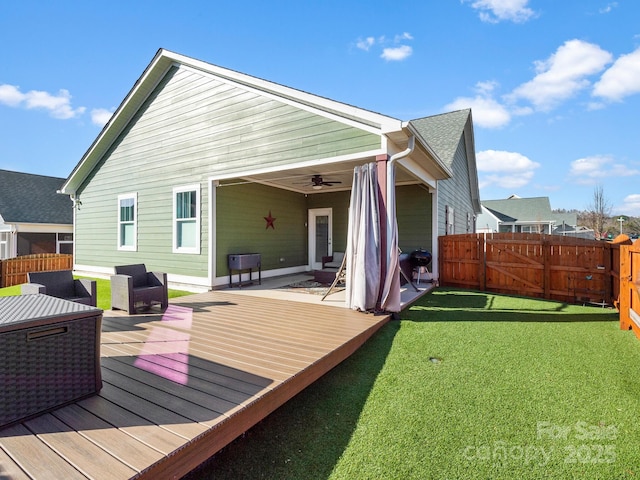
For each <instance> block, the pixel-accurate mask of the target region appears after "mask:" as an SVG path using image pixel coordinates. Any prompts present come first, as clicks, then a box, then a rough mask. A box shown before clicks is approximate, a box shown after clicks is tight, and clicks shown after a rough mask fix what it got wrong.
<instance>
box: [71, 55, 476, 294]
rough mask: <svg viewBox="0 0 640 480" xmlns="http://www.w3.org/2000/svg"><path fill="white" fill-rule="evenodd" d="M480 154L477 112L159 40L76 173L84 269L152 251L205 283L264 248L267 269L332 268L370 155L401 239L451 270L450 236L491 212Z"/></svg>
mask: <svg viewBox="0 0 640 480" xmlns="http://www.w3.org/2000/svg"><path fill="white" fill-rule="evenodd" d="M475 161H476V160H475V147H474V143H473V126H472V120H471V112H470V110H463V111H459V112H452V113H449V114H443V115H436V116H434V117H427V118H423V119H418V120H412V121H401V120H398V119H394V118H391V117H387V116H384V115H381V114H378V113H374V112H371V111H367V110H363V109H360V108H357V107H354V106H351V105H347V104H344V103H340V102H336V101H333V100H330V99H327V98H323V97H318V96H316V95H312V94H309V93H306V92H303V91H299V90H295V89H292V88H289V87H285V86H283V85H279V84H275V83H272V82H269V81H266V80H262V79H259V78H255V77H251V76H249V75H245V74H242V73H239V72H235V71H231V70H227V69H224V68H221V67H218V66H215V65H212V64H209V63H205V62H202V61H199V60H195V59H192V58H189V57H185V56H183V55H180V54H176V53H173V52H169V51H166V50H159V51H158V53H157V54H156V56H155V57H154V58H153V60H152V61H151V63H150V64H149V66H148V67H147V69H146V70H145V72H144V73H143V74H142V76H141V77H140V79H139V80H138V81H137V83H136V84H135V85H134V87H133V89H132V90H131V91H130V92H129V94H128V95H127V97H126V98H125V99H124V100H123V102H122V104H121V105H120V106H119V107H118V109H117V110H116V112H115V113H114V115H113V117H112V118H111V120H110V121H109V123H108V124H107V125H106V126H105V127H104V129H103V130H102V132H101V133H100V135H99V136H98V137H97V138H96V140H95V141H94V143H93V144H92V145H91V147H90V148H89V150H88V151H87V152H86V153H85V155H84V156H83V157H82V159H81V160H80V162H79V163H78V165H77V166H76V167H75V169H74V170H73V172H72V173H71V174H70V176H69V178H68V179H67V181H66V182H65V184H64V185H63V187H62V191H63V192H64V193H67V194H69V195H70V196H71V197H72V198H73V199H74V200H75V201H78V202H81V205H82V206H81V208H78V209H75V218H74V224H75V240H76V242H75V269H76V270H79V271H86V272H93V273H103V274H108V273H112V272H113V266H114V265H120V264H128V263H145V264H147V266H148V267H149V268H151V269H160V270H163V271H166V272H168V274H169V281H170V282H172V283H173V284H183V285H185V286H186V285H189V286H197V287H201V288H207V289H210V288H215V287H216V286H222V285H226V284H228V283H229V270H228V263H227V262H228V260H227V256H228V255H229V254H238V253H250V252H255V253H260V254H261V258H262V276H263V277H268V276H277V275H283V274H288V273H296V272H302V271H307V270H312V269H319V268H321V261H322V256H323V255H326V254H327V253H331V252H332V251H344V250H345V247H346V241H347V231H348V228H349V225H348V224H349V216H348V211H349V204H350V195H351V192H350V190H351V185H352V181H353V172H354V167H357V166H361V165H365V164H370V163H372V162H376V165H377V171H378V172H379V173H378V185H379V187H380V188H379V196H380V198H381V201H382V202H383V204H385V203H386V202H389V199H390V198H391V196H393V195H395V203H396V211H397V223H398V239H399V240H398V246H399V248H400V249H401V250H402V251H405V252H410V251H412V250H415V249H417V248H421V247H422V248H426V249H429V250H431V251H432V253H433V254H434V261H433V267H434V268H437V241H436V239H437V236H438V235H442V234H445V233H447V231H448V232H449V233H460V232H465V231H472V230H473V222H472V221H470V219H472V218H473V216H474V215H475V214H477V213H479V211H480V204H479V200H478V199H479V195H478V187H477V174H476V165H475ZM389 165H395V185H391V189H390V190H387V189H386V187H387V185H386V180H387V178H389V177H388V176H387V173H388V170H387V166H389ZM390 168H391V167H390ZM390 177H391V178H393V177H392V176H390ZM393 187H395V188H393ZM392 203H393V202H389V205H392ZM382 224H384V222H382ZM385 232H386V228H385V227H384V225H383V233H385ZM245 278H246V275H245ZM254 278H255V277H254Z"/></svg>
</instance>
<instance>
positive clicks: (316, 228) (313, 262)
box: [309, 208, 333, 270]
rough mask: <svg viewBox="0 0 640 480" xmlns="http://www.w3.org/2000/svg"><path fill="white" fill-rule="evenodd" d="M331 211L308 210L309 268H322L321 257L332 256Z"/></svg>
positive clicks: (325, 209) (322, 209) (326, 209)
mask: <svg viewBox="0 0 640 480" xmlns="http://www.w3.org/2000/svg"><path fill="white" fill-rule="evenodd" d="M332 243H333V209H331V208H312V209H310V210H309V267H311V269H312V270H320V269H321V268H322V257H324V256H327V255H332V254H333V247H332Z"/></svg>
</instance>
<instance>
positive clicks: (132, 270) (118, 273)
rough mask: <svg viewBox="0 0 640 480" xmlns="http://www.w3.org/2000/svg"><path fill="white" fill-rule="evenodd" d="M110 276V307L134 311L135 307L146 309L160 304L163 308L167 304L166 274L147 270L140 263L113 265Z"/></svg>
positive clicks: (130, 312)
mask: <svg viewBox="0 0 640 480" xmlns="http://www.w3.org/2000/svg"><path fill="white" fill-rule="evenodd" d="M114 271H115V275H112V276H111V309H113V310H116V309H117V310H126V311H127V313H129V314H130V315H131V314H134V313H136V310H137V308H139V307H142V308H144V309H148V308H150V307H151V305H152V304H158V303H159V304H160V307H161V308H162V309H163V310H164V309H166V308H167V307H168V306H169V293H168V290H167V274H166V273H160V272H148V271H147V269H146V267H145V265H144V264H142V263H139V264H136V265H120V266H117V267H114Z"/></svg>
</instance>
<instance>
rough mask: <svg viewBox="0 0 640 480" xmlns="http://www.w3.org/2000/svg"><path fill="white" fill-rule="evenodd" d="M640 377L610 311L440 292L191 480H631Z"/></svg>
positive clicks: (639, 345) (635, 351)
mask: <svg viewBox="0 0 640 480" xmlns="http://www.w3.org/2000/svg"><path fill="white" fill-rule="evenodd" d="M639 366H640V341H638V339H637V338H636V337H635V336H634V335H633V333H631V332H624V331H621V330H619V327H618V316H617V312H616V311H615V310H608V309H602V308H597V307H582V306H573V305H566V304H562V303H555V302H548V301H541V300H532V299H526V298H519V297H511V296H502V295H494V294H488V293H480V292H474V291H464V290H453V289H445V288H440V289H437V290H435V291H433V292H432V293H430V294H429V295H427V296H425V297H423V298H422V299H421V300H420V301H419V302H418V304H416V305H414V306H413V307H411V308H410V309H408V310H407V311H405V312H403V313H402V314H401V320H400V321H393V322H391V323H389V324H388V325H386V326H385V327H384V328H382V329H381V330H380V331H379V332H378V333H377V334H376V335H375V336H374V337H373V338H372V339H370V340H369V341H368V342H367V343H366V344H365V345H364V346H363V347H362V348H361V349H360V350H359V351H358V352H356V354H354V355H353V356H352V357H351V358H349V359H347V360H346V361H345V362H343V363H342V364H341V365H339V366H338V367H336V368H335V369H334V370H333V371H331V372H330V373H329V374H327V375H325V376H324V377H323V378H322V379H320V380H319V381H318V382H316V383H315V384H314V385H312V386H311V387H309V388H307V389H306V390H305V391H304V392H302V393H301V394H300V395H298V396H297V397H295V398H294V399H293V400H291V401H290V402H288V403H287V404H286V405H284V406H283V407H282V408H280V409H279V410H277V411H276V412H274V414H272V415H271V416H269V417H268V418H267V419H265V420H264V421H263V422H261V423H260V424H259V425H257V426H256V427H254V428H253V429H252V430H250V431H249V432H247V433H246V434H245V435H244V436H243V437H242V438H240V439H237V440H236V441H235V442H233V443H232V444H231V445H229V446H228V447H227V448H225V449H224V450H223V451H221V452H220V453H219V454H218V455H216V456H215V457H214V458H213V459H212V460H211V461H210V462H208V463H207V464H206V465H203V466H202V467H201V468H200V469H198V470H196V471H194V472H192V473H191V474H190V475H189V478H190V479H191V480H195V479H198V480H200V479H213V478H215V479H258V478H268V479H349V480H353V479H402V480H405V479H477V478H485V479H509V480H511V479H516V478H518V479H543V478H544V479H571V478H576V479H582V478H594V479H595V478H598V479H613V478H616V479H618V478H638V477H639V476H640V421H638V414H639V413H640V375H639V373H640V367H639Z"/></svg>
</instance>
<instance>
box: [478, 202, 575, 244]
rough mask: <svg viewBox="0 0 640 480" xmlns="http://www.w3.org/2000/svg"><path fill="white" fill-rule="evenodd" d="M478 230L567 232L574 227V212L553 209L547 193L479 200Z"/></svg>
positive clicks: (572, 230)
mask: <svg viewBox="0 0 640 480" xmlns="http://www.w3.org/2000/svg"><path fill="white" fill-rule="evenodd" d="M481 203H482V213H481V214H480V215H478V218H477V221H476V230H477V231H478V232H487V233H488V232H517V233H545V234H558V235H568V234H570V232H571V233H576V232H577V231H578V228H577V223H578V218H577V214H575V213H554V212H552V211H551V203H550V202H549V197H532V198H520V197H518V196H517V195H511V196H510V197H509V198H507V199H504V200H483V201H482V202H481Z"/></svg>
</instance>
